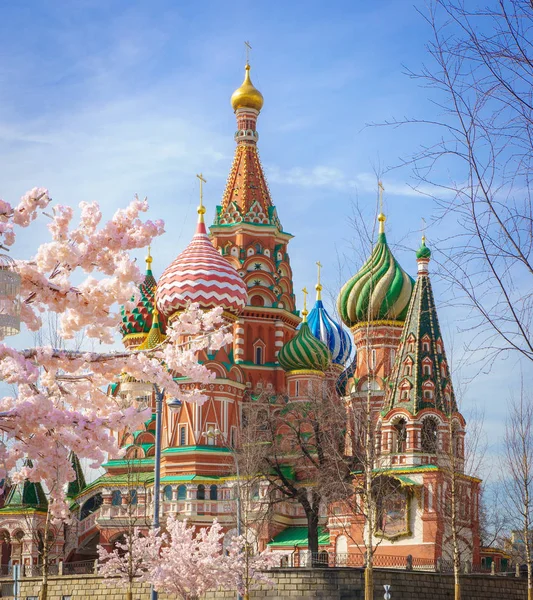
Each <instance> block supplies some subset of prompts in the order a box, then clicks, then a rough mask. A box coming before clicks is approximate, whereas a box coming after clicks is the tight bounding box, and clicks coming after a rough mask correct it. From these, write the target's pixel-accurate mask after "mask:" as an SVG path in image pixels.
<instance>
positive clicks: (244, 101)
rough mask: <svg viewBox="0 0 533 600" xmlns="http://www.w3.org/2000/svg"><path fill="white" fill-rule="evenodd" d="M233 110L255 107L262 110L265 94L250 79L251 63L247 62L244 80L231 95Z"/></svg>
mask: <svg viewBox="0 0 533 600" xmlns="http://www.w3.org/2000/svg"><path fill="white" fill-rule="evenodd" d="M231 106H232V107H233V110H237V109H239V108H253V109H255V110H257V111H260V110H261V109H262V108H263V94H262V93H261V92H260V91H259V90H258V89H257V88H255V87H254V84H253V83H252V81H251V79H250V65H249V64H247V65H246V67H245V72H244V81H243V82H242V85H241V87H239V88H237V89H236V90H235V91H234V92H233V94H232V95H231Z"/></svg>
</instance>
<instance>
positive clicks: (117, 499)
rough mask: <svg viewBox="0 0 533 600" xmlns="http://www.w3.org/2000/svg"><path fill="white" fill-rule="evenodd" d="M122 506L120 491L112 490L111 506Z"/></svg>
mask: <svg viewBox="0 0 533 600" xmlns="http://www.w3.org/2000/svg"><path fill="white" fill-rule="evenodd" d="M121 504H122V492H121V491H120V490H113V493H112V494H111V505H112V506H120V505H121Z"/></svg>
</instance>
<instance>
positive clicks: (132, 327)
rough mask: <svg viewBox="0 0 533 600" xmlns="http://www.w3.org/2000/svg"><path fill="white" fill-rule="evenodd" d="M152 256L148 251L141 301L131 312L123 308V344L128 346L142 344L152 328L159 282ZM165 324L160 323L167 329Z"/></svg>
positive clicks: (139, 300)
mask: <svg viewBox="0 0 533 600" xmlns="http://www.w3.org/2000/svg"><path fill="white" fill-rule="evenodd" d="M152 260H153V259H152V256H151V255H150V250H148V256H147V257H146V274H145V277H144V280H143V282H142V283H141V284H140V285H139V299H138V300H137V302H136V304H135V306H134V307H133V308H132V309H131V310H126V309H125V308H124V307H122V308H121V314H122V323H121V324H120V333H121V334H122V338H123V342H124V343H125V344H126V345H128V346H135V345H139V344H141V343H142V342H143V341H144V339H145V338H146V336H147V335H148V334H149V333H150V329H151V328H152V318H153V317H152V316H153V311H154V307H155V294H156V290H157V282H156V280H155V278H154V276H153V274H152ZM165 324H166V323H165V322H164V321H163V322H162V323H160V325H161V327H162V328H163V330H164V328H165Z"/></svg>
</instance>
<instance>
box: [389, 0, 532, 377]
mask: <svg viewBox="0 0 533 600" xmlns="http://www.w3.org/2000/svg"><path fill="white" fill-rule="evenodd" d="M423 17H424V19H425V20H426V21H427V23H428V25H429V27H430V30H431V39H430V41H429V43H428V44H427V51H428V54H429V57H430V59H429V61H428V63H427V64H426V65H425V66H424V67H423V68H422V70H421V72H413V71H409V72H408V74H409V76H410V77H412V78H413V79H415V80H416V81H418V82H420V83H421V85H422V86H424V87H425V88H427V89H429V91H428V94H429V95H430V97H431V101H432V105H433V107H435V108H436V111H435V116H432V117H429V118H426V119H423V118H422V119H420V118H406V119H398V120H393V121H390V122H388V123H386V124H387V125H393V126H399V125H406V124H409V125H413V124H415V125H421V126H422V127H423V131H424V136H426V135H430V132H431V130H432V129H433V130H434V131H435V133H436V135H435V138H434V139H435V141H434V142H432V143H429V144H426V145H424V146H422V147H421V149H420V150H419V151H417V152H416V153H414V155H413V156H412V157H411V158H410V159H408V160H405V161H404V162H403V163H402V164H403V166H405V164H409V165H412V166H414V176H415V180H416V184H415V187H416V188H418V190H419V191H421V192H422V193H425V194H427V195H428V196H430V197H431V198H433V199H434V202H435V203H436V204H437V206H438V207H440V214H439V215H438V216H437V217H436V218H437V219H439V220H447V219H450V220H451V221H453V226H454V228H455V231H457V222H458V223H459V225H460V229H459V231H458V232H457V233H456V234H455V235H453V236H450V237H447V238H446V239H445V240H442V241H441V242H439V243H437V240H434V241H435V243H434V246H438V249H439V251H440V252H441V253H442V256H443V257H444V260H443V261H441V263H440V267H441V273H442V275H443V276H444V277H445V278H446V279H447V280H448V281H449V283H450V284H451V286H452V289H453V292H454V304H455V306H456V307H460V306H464V307H465V309H466V311H465V312H466V314H467V316H468V318H469V319H472V320H471V321H470V320H469V323H472V326H471V327H470V325H469V326H468V329H469V330H470V332H471V333H473V334H474V335H471V336H470V338H471V339H470V345H471V349H472V350H474V351H476V352H479V351H480V350H481V351H483V352H482V357H483V359H484V362H485V365H486V361H487V359H488V361H489V364H490V362H491V361H493V360H494V359H496V358H497V357H499V356H501V355H502V354H506V353H507V352H509V351H516V352H518V353H519V354H520V355H521V356H522V357H524V358H526V359H527V360H533V331H532V326H533V310H532V309H533V293H532V290H533V262H532V248H533V210H532V206H531V171H532V169H531V167H532V159H533V147H532V140H533V137H532V134H533V127H532V126H533V85H532V84H533V31H532V26H533V5H532V3H531V2H529V1H528V0H489V1H488V2H483V3H480V4H479V8H478V9H476V8H475V5H474V3H473V2H471V1H470V0H468V1H467V0H433V1H432V2H431V4H430V7H429V11H428V13H427V14H423ZM428 106H429V104H428ZM447 173H451V174H452V177H451V178H448V177H447V176H446V174H447ZM448 179H449V180H448ZM479 356H481V355H479Z"/></svg>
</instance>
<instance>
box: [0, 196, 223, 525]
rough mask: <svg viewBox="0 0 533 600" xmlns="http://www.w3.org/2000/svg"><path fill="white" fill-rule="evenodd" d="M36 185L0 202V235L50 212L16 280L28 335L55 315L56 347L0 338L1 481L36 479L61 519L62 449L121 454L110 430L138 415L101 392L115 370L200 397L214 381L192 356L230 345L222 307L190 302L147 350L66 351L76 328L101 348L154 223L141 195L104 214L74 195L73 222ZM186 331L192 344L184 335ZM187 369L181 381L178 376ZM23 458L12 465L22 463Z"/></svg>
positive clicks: (93, 457)
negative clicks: (0, 391)
mask: <svg viewBox="0 0 533 600" xmlns="http://www.w3.org/2000/svg"><path fill="white" fill-rule="evenodd" d="M50 203H51V198H50V196H49V195H48V192H47V191H46V190H44V189H42V188H34V189H33V190H31V191H30V192H28V193H27V194H25V195H24V196H23V197H22V198H21V200H20V202H19V204H18V205H17V206H16V207H14V208H13V207H12V205H11V204H9V203H8V202H5V201H3V200H0V243H3V244H5V245H8V244H10V243H12V242H16V232H17V229H18V228H20V227H28V226H30V225H31V223H32V222H33V221H34V220H35V218H37V217H38V215H39V213H40V210H42V209H45V208H46V209H47V211H48V212H47V217H46V218H48V219H51V220H50V222H49V223H48V229H49V232H50V236H51V239H50V241H48V242H46V243H44V244H42V245H41V246H40V247H38V248H37V249H36V252H35V255H34V256H33V257H32V258H30V259H29V260H17V261H15V265H16V266H15V268H16V270H17V272H18V273H19V275H20V276H21V293H20V294H21V300H22V305H21V321H22V322H23V323H24V325H25V326H26V327H27V328H28V329H29V330H31V331H37V330H38V329H39V328H40V327H41V325H42V315H44V314H50V313H55V314H57V315H58V316H59V323H60V330H59V336H60V341H61V344H60V345H61V347H60V348H52V347H46V346H42V347H35V348H29V349H27V350H23V351H19V350H15V349H13V348H11V347H10V346H9V345H7V344H6V343H5V342H4V343H2V342H1V341H0V378H1V379H2V380H3V381H5V382H6V383H9V384H10V385H12V386H14V389H15V390H16V392H15V393H13V394H12V395H9V396H4V397H3V398H0V431H1V432H2V433H3V440H4V441H3V444H0V478H2V479H3V478H5V477H6V476H7V475H9V476H10V477H11V478H12V479H13V480H14V481H16V480H17V479H18V480H20V479H24V478H28V479H29V480H31V481H41V482H43V483H44V484H45V488H46V489H48V490H49V496H50V497H49V505H50V509H51V512H52V515H53V516H54V518H56V519H67V518H68V516H69V511H68V506H67V504H66V502H65V493H64V490H65V487H66V485H67V483H68V482H69V481H71V480H73V479H74V477H75V474H74V472H73V470H72V468H71V465H70V462H69V454H70V452H71V451H73V452H75V453H76V454H77V455H78V456H79V457H80V458H84V459H87V460H89V461H90V464H91V466H93V467H98V466H100V465H101V464H102V463H103V462H104V461H105V460H107V459H109V458H113V457H117V456H119V453H120V451H119V448H118V447H117V436H116V433H115V432H117V431H120V430H124V429H130V430H134V429H135V428H136V427H138V426H139V425H140V424H141V423H142V422H143V421H144V420H146V418H147V414H146V411H141V410H139V408H138V407H137V406H127V405H126V404H125V401H124V400H123V399H122V398H120V397H117V398H114V397H112V396H108V395H107V389H108V387H109V385H110V384H112V383H116V382H118V380H119V379H118V378H119V376H120V374H121V373H128V374H129V375H131V376H132V377H134V378H135V379H138V380H140V381H145V382H148V383H152V384H157V385H158V386H160V388H165V391H166V394H167V396H169V397H173V398H179V399H180V400H182V401H189V402H199V403H201V402H203V401H204V400H205V395H204V394H202V391H201V389H200V386H201V384H205V383H208V382H209V381H211V379H212V378H213V377H214V375H213V373H211V372H210V371H209V370H208V369H207V368H205V367H204V366H203V365H201V364H199V362H198V354H199V352H201V351H203V350H205V349H206V348H208V347H211V348H219V347H221V346H222V345H224V344H227V343H229V342H230V341H231V336H230V334H229V332H227V331H226V330H225V329H223V327H222V325H223V320H222V314H221V311H220V310H218V309H215V310H212V311H209V312H205V311H203V310H201V309H200V307H199V306H198V305H191V306H190V307H189V309H188V310H186V311H184V312H183V313H182V315H180V317H179V318H178V319H176V320H175V322H174V323H173V324H172V325H171V326H170V327H169V329H168V341H167V342H166V343H164V344H162V345H161V346H160V347H158V348H155V349H152V350H146V351H118V352H117V351H109V350H108V349H107V348H106V347H105V345H103V346H101V349H100V350H99V351H98V352H93V351H91V352H87V351H84V350H65V349H63V346H64V345H65V344H66V342H67V341H68V340H70V339H72V338H73V337H74V336H76V335H77V334H79V333H83V334H84V335H85V336H86V337H87V338H93V339H95V340H97V341H99V342H100V343H101V344H108V343H112V342H114V339H115V332H116V327H117V324H118V322H119V320H120V308H119V307H120V305H121V304H124V303H126V302H128V301H129V299H130V298H131V297H132V295H134V294H135V293H137V285H138V283H139V282H140V281H141V278H142V277H141V273H140V272H139V269H138V268H137V266H136V264H135V261H134V260H133V259H132V258H131V257H130V255H129V252H130V251H132V250H138V249H141V248H144V247H145V246H147V245H148V244H150V243H151V241H152V240H153V238H154V237H156V236H159V235H162V233H163V232H164V224H163V222H162V221H160V220H157V221H150V220H143V219H142V218H141V216H142V214H143V213H146V212H147V210H148V203H147V201H146V200H140V199H139V198H135V199H134V200H133V201H132V202H131V203H130V204H129V205H128V206H127V207H126V208H124V209H121V210H118V211H117V212H116V213H115V214H114V215H113V217H112V218H111V219H110V220H109V221H107V222H104V221H103V218H102V212H101V210H100V207H99V206H98V204H97V203H95V202H92V203H81V204H80V207H79V218H78V220H77V223H75V221H76V211H74V210H73V209H72V208H70V207H68V206H55V207H53V206H50ZM189 336H192V337H193V342H192V343H187V344H184V343H183V340H184V339H187V338H188V337H189ZM176 374H179V375H181V376H183V377H187V378H188V379H189V381H190V384H191V385H190V386H188V388H187V389H184V387H183V386H182V385H179V384H178V383H177V382H176V380H175V379H174V377H175V375H176ZM23 458H28V459H30V460H31V462H29V463H27V466H26V467H24V468H23V469H22V470H20V469H19V468H17V467H20V461H21V459H23Z"/></svg>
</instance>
